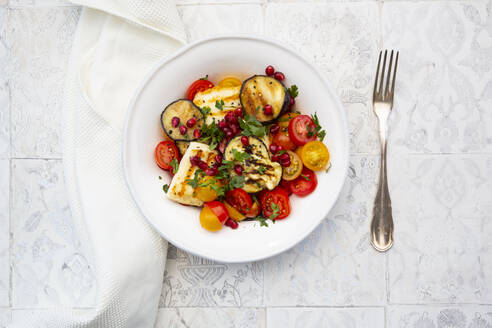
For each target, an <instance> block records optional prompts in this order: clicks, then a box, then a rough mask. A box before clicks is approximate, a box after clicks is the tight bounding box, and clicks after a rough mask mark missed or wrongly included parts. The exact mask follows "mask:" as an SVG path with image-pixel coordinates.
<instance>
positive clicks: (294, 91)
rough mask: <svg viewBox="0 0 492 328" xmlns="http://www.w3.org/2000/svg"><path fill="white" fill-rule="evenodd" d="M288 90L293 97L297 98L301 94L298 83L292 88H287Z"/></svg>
mask: <svg viewBox="0 0 492 328" xmlns="http://www.w3.org/2000/svg"><path fill="white" fill-rule="evenodd" d="M287 91H288V92H289V94H290V96H291V97H292V98H295V97H297V96H298V95H299V89H298V88H297V85H295V84H293V85H291V86H290V88H288V89H287Z"/></svg>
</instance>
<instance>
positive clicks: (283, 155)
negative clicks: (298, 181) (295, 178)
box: [280, 153, 290, 161]
mask: <svg viewBox="0 0 492 328" xmlns="http://www.w3.org/2000/svg"><path fill="white" fill-rule="evenodd" d="M288 159H290V156H289V154H287V153H283V154H282V155H280V160H281V161H286V160H288Z"/></svg>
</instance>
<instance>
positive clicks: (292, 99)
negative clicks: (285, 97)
mask: <svg viewBox="0 0 492 328" xmlns="http://www.w3.org/2000/svg"><path fill="white" fill-rule="evenodd" d="M295 103H296V100H295V99H294V97H290V99H289V106H290V107H292V106H294V104H295Z"/></svg>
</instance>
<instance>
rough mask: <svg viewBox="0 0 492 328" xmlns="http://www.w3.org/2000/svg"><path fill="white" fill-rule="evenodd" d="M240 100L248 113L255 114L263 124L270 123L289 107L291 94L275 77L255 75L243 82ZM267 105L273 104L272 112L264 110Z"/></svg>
mask: <svg viewBox="0 0 492 328" xmlns="http://www.w3.org/2000/svg"><path fill="white" fill-rule="evenodd" d="M239 100H240V101H241V106H242V107H243V109H244V110H245V111H246V113H247V114H249V115H253V116H254V117H256V119H257V120H258V121H260V122H261V123H263V124H269V123H271V122H273V121H274V120H275V119H276V118H277V117H279V116H280V115H282V114H283V113H284V112H285V111H286V110H287V109H288V108H289V101H290V94H289V93H288V92H287V89H286V88H285V86H284V85H283V84H282V83H281V82H280V81H278V80H276V79H274V78H273V77H270V76H265V75H254V76H252V77H250V78H249V79H247V80H246V81H244V82H243V85H242V86H241V91H240V93H239ZM265 105H270V106H272V114H270V115H266V114H265V113H264V112H263V107H265Z"/></svg>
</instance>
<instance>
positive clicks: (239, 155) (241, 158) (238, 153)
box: [232, 148, 251, 163]
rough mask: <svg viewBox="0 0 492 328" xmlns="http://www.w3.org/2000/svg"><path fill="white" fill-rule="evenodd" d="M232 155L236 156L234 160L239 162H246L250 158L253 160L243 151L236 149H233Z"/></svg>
mask: <svg viewBox="0 0 492 328" xmlns="http://www.w3.org/2000/svg"><path fill="white" fill-rule="evenodd" d="M232 155H233V156H234V159H235V160H236V161H238V162H241V163H242V162H244V161H245V160H247V159H248V158H251V155H250V154H248V153H245V152H242V151H238V150H237V149H236V148H233V149H232Z"/></svg>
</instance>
